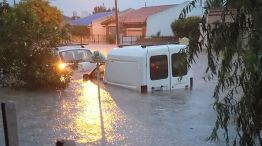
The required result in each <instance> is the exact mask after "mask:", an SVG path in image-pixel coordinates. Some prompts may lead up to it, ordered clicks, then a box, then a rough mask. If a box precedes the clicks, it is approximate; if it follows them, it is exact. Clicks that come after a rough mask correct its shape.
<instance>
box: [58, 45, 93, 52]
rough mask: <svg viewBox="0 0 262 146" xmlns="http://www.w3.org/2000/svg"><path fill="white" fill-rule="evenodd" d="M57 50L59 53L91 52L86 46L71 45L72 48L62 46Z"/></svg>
mask: <svg viewBox="0 0 262 146" xmlns="http://www.w3.org/2000/svg"><path fill="white" fill-rule="evenodd" d="M56 50H57V51H58V52H62V51H70V50H89V51H90V49H89V48H86V47H85V46H81V45H70V46H60V47H56Z"/></svg>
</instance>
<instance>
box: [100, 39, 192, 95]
mask: <svg viewBox="0 0 262 146" xmlns="http://www.w3.org/2000/svg"><path fill="white" fill-rule="evenodd" d="M187 48H188V47H187V46H186V45H177V44H167V45H155V46H126V47H123V48H115V49H112V50H111V51H109V53H108V56H107V61H106V64H105V74H104V82H105V83H108V84H112V85H118V86H122V87H126V88H129V89H133V90H136V91H139V92H142V93H144V92H151V91H157V90H172V89H178V88H185V87H186V88H188V87H190V88H192V87H193V75H192V70H191V68H188V65H187V53H186V52H187Z"/></svg>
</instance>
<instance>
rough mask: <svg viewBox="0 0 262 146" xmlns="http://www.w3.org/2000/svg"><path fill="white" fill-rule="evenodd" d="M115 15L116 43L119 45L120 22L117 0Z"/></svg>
mask: <svg viewBox="0 0 262 146" xmlns="http://www.w3.org/2000/svg"><path fill="white" fill-rule="evenodd" d="M115 17H116V19H115V20H116V45H117V46H118V45H119V29H118V28H119V26H118V25H119V23H118V8H117V0H115Z"/></svg>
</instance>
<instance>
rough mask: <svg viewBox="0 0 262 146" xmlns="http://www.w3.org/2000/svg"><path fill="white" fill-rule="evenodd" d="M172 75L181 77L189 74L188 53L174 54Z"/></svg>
mask: <svg viewBox="0 0 262 146" xmlns="http://www.w3.org/2000/svg"><path fill="white" fill-rule="evenodd" d="M171 58H172V75H173V77H179V76H184V75H187V55H186V53H175V54H172V57H171Z"/></svg>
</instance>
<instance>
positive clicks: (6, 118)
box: [1, 101, 19, 146]
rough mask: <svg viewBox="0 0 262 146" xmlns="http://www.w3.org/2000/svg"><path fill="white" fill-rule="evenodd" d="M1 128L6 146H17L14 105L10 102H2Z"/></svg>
mask: <svg viewBox="0 0 262 146" xmlns="http://www.w3.org/2000/svg"><path fill="white" fill-rule="evenodd" d="M1 107H2V116H3V127H4V135H5V145H6V146H18V145H19V144H18V133H17V121H16V108H15V103H14V102H12V101H8V102H2V103H1Z"/></svg>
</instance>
